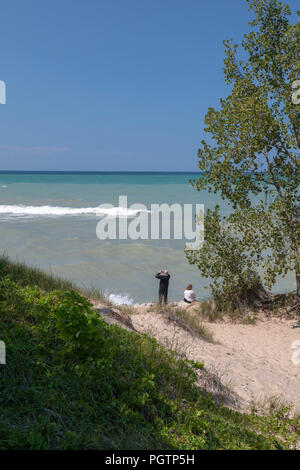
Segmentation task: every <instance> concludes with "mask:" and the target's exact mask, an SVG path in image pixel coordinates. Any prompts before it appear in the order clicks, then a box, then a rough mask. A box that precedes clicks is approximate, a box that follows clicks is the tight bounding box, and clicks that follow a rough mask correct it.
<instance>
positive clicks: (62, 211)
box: [0, 205, 150, 217]
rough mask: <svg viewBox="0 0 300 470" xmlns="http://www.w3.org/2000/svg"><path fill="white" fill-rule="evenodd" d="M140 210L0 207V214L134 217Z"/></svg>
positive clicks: (118, 208) (119, 208) (122, 208)
mask: <svg viewBox="0 0 300 470" xmlns="http://www.w3.org/2000/svg"><path fill="white" fill-rule="evenodd" d="M140 212H145V211H142V210H133V209H128V208H126V207H111V208H103V207H99V206H98V207H58V206H25V205H0V214H10V215H12V216H13V215H15V216H65V215H75V216H76V215H96V216H102V215H108V216H111V217H128V216H136V215H137V214H139V213H140ZM147 212H150V211H147Z"/></svg>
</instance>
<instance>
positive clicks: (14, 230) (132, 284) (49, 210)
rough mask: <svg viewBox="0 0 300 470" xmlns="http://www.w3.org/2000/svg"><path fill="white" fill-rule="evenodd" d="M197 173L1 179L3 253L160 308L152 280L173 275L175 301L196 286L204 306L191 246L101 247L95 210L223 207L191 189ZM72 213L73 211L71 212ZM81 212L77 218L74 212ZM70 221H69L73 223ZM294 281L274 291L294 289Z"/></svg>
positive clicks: (126, 243) (137, 243) (115, 243)
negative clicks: (124, 204)
mask: <svg viewBox="0 0 300 470" xmlns="http://www.w3.org/2000/svg"><path fill="white" fill-rule="evenodd" d="M197 175H198V174H195V173H7V172H2V173H0V235H1V245H0V247H1V251H2V252H5V253H7V254H8V255H9V256H10V257H11V258H13V259H19V260H22V261H25V262H27V263H28V264H30V265H32V266H37V267H40V268H43V269H44V270H46V271H51V272H52V273H54V274H57V275H59V276H63V277H66V278H69V279H72V280H73V281H75V282H77V283H78V284H79V285H83V286H95V287H97V288H99V289H101V290H102V291H103V292H104V293H106V294H107V295H112V297H111V298H112V300H114V301H116V302H118V301H126V302H146V301H152V300H156V295H157V288H158V286H157V280H156V279H155V278H154V274H155V273H156V272H157V271H158V270H160V269H165V268H167V269H168V270H169V272H170V274H171V282H170V290H169V297H170V299H171V300H178V299H180V298H181V297H182V294H183V291H184V288H185V286H186V285H187V284H189V283H192V284H193V286H194V290H195V291H196V293H197V295H198V297H199V298H205V297H208V296H209V291H208V290H207V289H205V286H207V284H208V281H207V280H206V279H202V278H201V276H200V274H199V271H198V269H197V268H196V267H195V266H191V265H189V264H188V262H187V261H186V258H185V255H184V252H183V250H184V246H185V243H186V240H174V239H171V240H122V241H120V240H99V239H98V238H97V236H96V226H97V223H98V222H99V220H100V218H99V216H98V215H97V214H96V213H95V210H94V209H95V208H97V206H99V205H100V204H103V203H109V204H112V205H113V206H116V207H117V206H118V202H119V196H120V195H126V196H127V197H128V205H131V204H134V203H142V204H144V205H145V206H146V207H147V208H148V209H150V205H151V204H155V203H156V204H162V203H167V204H170V205H171V204H174V203H180V204H204V205H205V208H206V209H207V208H212V207H214V205H215V204H216V203H218V204H220V206H221V210H222V211H223V212H228V211H229V207H228V206H227V205H226V204H225V203H224V202H223V201H222V200H221V199H220V198H219V197H218V196H215V195H212V194H208V193H207V192H205V191H201V192H197V191H196V190H195V189H194V188H193V187H192V186H191V184H190V183H189V180H190V179H193V178H194V177H197ZM70 209H72V210H71V211H70ZM74 209H75V211H74ZM70 213H71V215H70ZM293 282H294V281H293V278H292V276H289V277H287V278H286V279H285V280H281V281H280V282H279V283H277V285H276V286H275V290H277V291H278V290H280V291H285V290H289V289H290V288H294V284H293Z"/></svg>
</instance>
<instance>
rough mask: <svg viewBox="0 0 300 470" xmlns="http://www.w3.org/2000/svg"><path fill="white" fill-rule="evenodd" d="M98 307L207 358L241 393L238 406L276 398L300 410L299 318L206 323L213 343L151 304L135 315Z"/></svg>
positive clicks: (190, 353)
mask: <svg viewBox="0 0 300 470" xmlns="http://www.w3.org/2000/svg"><path fill="white" fill-rule="evenodd" d="M95 307H96V308H98V309H99V312H100V313H103V312H104V315H103V316H104V317H105V318H106V320H107V321H109V320H108V318H109V317H111V320H110V321H116V322H120V318H118V314H120V315H121V316H123V318H125V320H126V318H127V319H128V321H129V322H131V325H132V327H133V328H134V329H135V330H136V331H137V332H140V333H147V334H149V335H151V336H153V337H155V338H156V339H157V340H158V341H159V342H160V343H161V344H163V345H164V346H165V347H166V348H172V349H176V350H177V351H179V352H181V353H183V354H185V355H186V357H187V358H188V359H192V360H194V361H202V362H203V363H204V366H205V370H206V371H207V372H209V373H212V374H214V375H216V377H218V378H219V379H220V381H221V382H222V384H223V385H224V386H225V387H226V388H227V387H228V389H229V393H232V394H233V395H234V396H235V397H236V400H235V404H234V407H235V408H238V409H240V410H248V409H249V408H250V407H251V405H253V404H255V405H256V406H263V404H264V403H265V404H267V403H269V402H270V399H273V398H276V399H279V400H280V402H281V404H286V403H287V404H292V405H293V407H294V410H295V411H300V386H299V384H300V364H298V365H297V364H295V363H293V361H292V357H293V355H294V358H295V357H296V358H297V357H299V354H298V356H297V349H293V348H292V345H293V343H294V342H295V341H297V340H298V341H299V340H300V323H299V322H297V321H296V320H295V319H291V320H287V319H284V318H274V317H271V318H263V317H260V318H259V319H258V320H257V321H256V323H255V324H249V325H245V324H241V323H233V322H229V321H218V322H203V323H204V324H205V326H206V327H207V328H208V329H209V330H210V331H211V332H212V333H213V337H214V342H213V343H210V342H207V341H205V340H203V339H201V338H198V337H196V336H194V335H192V334H191V333H189V332H187V331H185V330H184V329H182V328H181V327H179V326H178V325H177V324H175V323H174V322H170V321H169V320H168V319H167V317H166V315H165V314H163V313H157V312H155V311H151V307H149V304H148V305H146V304H145V305H139V306H135V307H134V308H133V309H132V310H133V312H134V313H133V314H131V315H128V314H126V313H125V314H124V313H122V307H118V309H116V308H112V309H110V308H107V307H105V305H102V304H99V303H95ZM124 311H125V312H126V309H124ZM109 312H111V315H110V313H109ZM113 312H115V313H113ZM113 315H115V317H114V319H113ZM298 349H299V346H298ZM294 362H295V361H294ZM298 362H299V361H298ZM200 385H201V384H200Z"/></svg>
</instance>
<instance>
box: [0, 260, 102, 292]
mask: <svg viewBox="0 0 300 470" xmlns="http://www.w3.org/2000/svg"><path fill="white" fill-rule="evenodd" d="M5 276H9V277H10V278H11V279H12V280H14V281H15V282H17V283H18V284H19V285H21V286H39V288H40V289H42V290H44V291H45V292H51V291H52V290H55V289H56V290H62V291H66V290H76V291H78V292H80V293H81V294H82V295H84V296H86V297H89V298H93V299H96V300H98V299H99V300H105V298H104V295H103V294H102V292H101V291H100V290H99V289H96V288H94V287H92V288H82V287H78V286H77V285H76V284H75V283H74V282H72V281H69V280H66V279H62V278H60V277H59V276H54V275H53V274H47V273H45V272H44V271H43V270H42V269H38V268H32V267H29V266H27V265H26V264H25V263H23V262H21V261H17V262H16V261H11V260H10V259H9V258H8V256H6V255H4V254H2V255H0V278H1V277H2V278H3V277H5Z"/></svg>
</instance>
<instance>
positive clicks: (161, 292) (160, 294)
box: [158, 286, 168, 304]
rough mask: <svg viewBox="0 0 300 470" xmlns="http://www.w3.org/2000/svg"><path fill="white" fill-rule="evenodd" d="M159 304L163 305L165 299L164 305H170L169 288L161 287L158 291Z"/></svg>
mask: <svg viewBox="0 0 300 470" xmlns="http://www.w3.org/2000/svg"><path fill="white" fill-rule="evenodd" d="M158 298H159V303H160V304H161V302H162V298H164V303H165V304H167V303H168V287H164V286H162V287H160V288H159V291H158Z"/></svg>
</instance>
